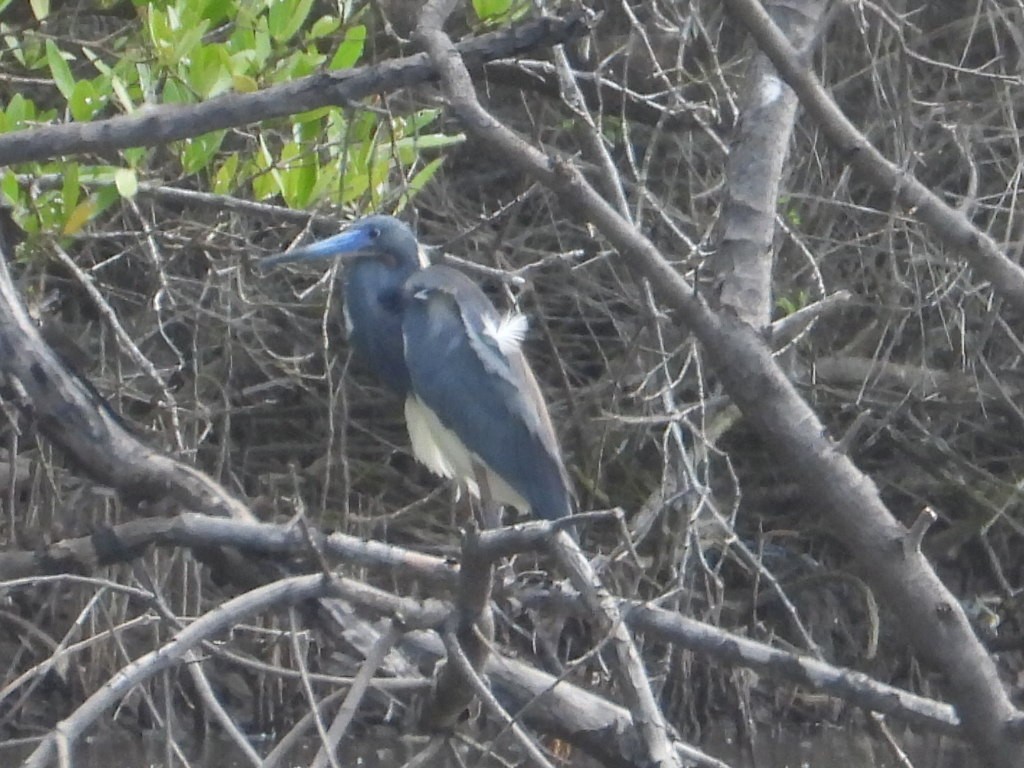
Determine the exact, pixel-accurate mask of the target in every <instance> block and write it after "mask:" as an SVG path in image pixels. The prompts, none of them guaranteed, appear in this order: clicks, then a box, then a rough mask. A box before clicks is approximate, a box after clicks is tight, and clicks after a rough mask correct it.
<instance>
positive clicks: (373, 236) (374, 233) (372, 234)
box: [369, 227, 380, 240]
mask: <svg viewBox="0 0 1024 768" xmlns="http://www.w3.org/2000/svg"><path fill="white" fill-rule="evenodd" d="M369 235H370V238H371V239H373V240H376V239H377V238H378V237H380V230H379V229H377V227H371V228H370V232H369Z"/></svg>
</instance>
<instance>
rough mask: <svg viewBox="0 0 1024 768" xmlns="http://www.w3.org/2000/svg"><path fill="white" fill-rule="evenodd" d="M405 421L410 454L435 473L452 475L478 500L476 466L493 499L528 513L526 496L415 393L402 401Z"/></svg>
mask: <svg viewBox="0 0 1024 768" xmlns="http://www.w3.org/2000/svg"><path fill="white" fill-rule="evenodd" d="M405 424H406V428H407V429H408V430H409V441H410V442H411V443H412V452H413V454H414V455H415V456H416V458H417V459H418V460H419V461H420V462H421V463H422V464H423V465H424V466H426V468H427V469H429V470H430V471H431V472H433V473H434V474H435V475H440V476H441V477H447V478H454V479H455V480H457V481H458V482H459V483H460V484H461V485H463V486H465V487H466V488H468V489H469V492H470V493H471V494H473V495H474V496H475V497H477V498H478V499H479V498H480V484H479V483H478V482H477V474H476V471H475V468H479V469H480V471H482V472H483V473H484V475H485V477H486V479H487V486H488V488H489V490H490V495H491V498H492V499H493V500H494V501H496V502H498V503H499V504H508V505H509V506H512V507H515V508H516V509H518V510H519V511H520V512H522V513H524V514H529V513H530V505H529V504H528V503H527V502H526V499H524V498H523V497H522V496H521V495H520V494H518V493H516V491H515V490H513V488H512V487H511V486H510V485H509V484H508V483H506V482H505V480H504V479H502V478H501V477H500V476H499V475H497V474H495V473H494V472H493V471H492V470H491V469H490V468H489V467H487V466H486V465H485V464H484V463H483V461H482V460H481V459H480V457H479V456H477V455H476V454H475V453H473V452H472V451H470V450H469V449H468V448H466V446H465V444H464V443H463V442H462V440H460V439H459V436H458V435H456V434H455V433H454V432H452V431H451V430H450V429H448V428H447V427H446V426H445V425H444V424H442V423H441V421H440V419H438V418H437V415H436V414H435V413H434V412H433V411H432V410H431V409H430V408H428V407H427V406H426V405H425V404H424V403H423V401H422V400H420V399H419V398H418V397H416V396H415V395H410V396H409V397H408V398H406V400H405Z"/></svg>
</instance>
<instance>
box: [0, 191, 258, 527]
mask: <svg viewBox="0 0 1024 768" xmlns="http://www.w3.org/2000/svg"><path fill="white" fill-rule="evenodd" d="M15 226H16V225H15V224H14V222H13V221H11V219H10V212H9V211H7V210H0V361H2V362H0V372H2V373H3V375H5V376H6V377H8V379H9V380H13V381H15V382H16V383H17V385H18V387H20V389H21V391H22V392H24V394H25V395H26V396H27V400H26V401H25V402H22V403H21V406H22V408H23V409H24V410H26V411H27V412H28V413H29V415H31V416H33V417H34V418H35V419H36V420H37V422H38V424H39V428H40V430H41V431H42V432H43V434H45V435H46V437H47V438H49V439H50V440H51V441H52V442H53V443H54V444H56V445H57V446H59V447H60V448H61V449H63V450H64V451H65V452H66V453H67V454H68V455H69V457H70V458H71V459H72V460H73V461H74V462H76V463H77V464H78V465H79V466H80V467H82V468H83V470H84V471H85V472H86V473H88V475H89V476H90V477H91V478H92V479H93V480H95V481H97V482H100V483H103V484H106V485H109V486H111V487H112V488H117V489H118V490H120V491H122V492H123V493H126V494H128V495H129V496H132V497H135V498H148V499H159V498H163V497H167V496H169V497H170V498H172V499H173V500H174V501H176V502H178V503H179V504H181V505H182V506H183V507H186V508H189V509H197V510H203V511H204V512H208V513H209V514H214V515H222V516H225V517H233V518H235V519H238V520H252V519H253V516H252V512H250V511H249V508H248V507H247V506H246V505H245V504H243V503H242V502H241V501H239V500H238V499H236V498H235V497H234V496H232V495H231V494H229V493H228V492H227V491H225V490H224V489H223V488H222V487H221V486H220V485H218V484H217V483H215V482H214V481H213V480H211V479H210V478H209V477H208V476H206V475H205V474H203V473H202V472H200V471H199V470H197V469H195V468H194V467H190V466H189V465H187V464H183V463H181V462H179V461H176V460H174V459H172V458H171V457H169V456H167V455H166V454H163V453H161V452H160V451H156V450H154V449H152V448H150V447H149V446H147V445H145V444H144V443H142V442H141V441H140V440H139V439H137V438H136V437H135V436H134V435H133V434H132V433H131V432H130V431H129V430H128V429H127V428H126V427H125V425H124V423H123V422H122V421H121V420H120V419H119V418H118V417H117V416H116V415H115V414H114V412H113V411H111V410H110V408H109V407H108V406H107V405H106V403H105V402H104V401H103V399H102V398H101V397H100V396H99V395H98V394H97V393H96V392H95V391H94V390H93V389H92V388H91V387H90V386H88V385H87V384H86V383H85V382H84V381H83V380H82V379H79V378H78V377H76V376H75V375H73V374H72V373H71V372H70V371H68V369H67V368H66V367H65V366H64V365H63V363H61V361H60V360H59V359H58V358H57V356H56V355H55V354H54V353H53V350H51V349H50V347H49V346H48V345H47V344H46V342H45V341H44V340H43V338H42V336H41V335H40V334H39V330H38V329H37V328H36V326H35V323H33V322H32V320H31V318H30V317H29V316H28V312H27V311H26V310H25V307H24V305H23V304H22V303H21V297H20V296H19V295H18V292H17V290H16V289H15V287H14V283H13V281H12V280H11V275H10V272H9V271H8V269H7V264H8V262H13V261H14V248H13V243H14V241H15V239H16V235H15Z"/></svg>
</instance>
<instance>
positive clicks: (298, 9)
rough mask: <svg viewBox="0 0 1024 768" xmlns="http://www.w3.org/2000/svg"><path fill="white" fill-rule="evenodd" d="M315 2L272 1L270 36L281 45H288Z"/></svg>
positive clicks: (269, 24) (296, 0)
mask: <svg viewBox="0 0 1024 768" xmlns="http://www.w3.org/2000/svg"><path fill="white" fill-rule="evenodd" d="M312 7H313V0H272V4H271V6H270V13H269V14H267V25H268V28H269V29H270V34H271V35H273V37H274V39H275V40H277V42H279V43H286V42H288V41H289V40H291V39H292V37H294V35H295V33H296V32H298V31H299V29H300V28H301V27H302V25H303V24H305V23H306V17H307V16H309V10H310V8H312Z"/></svg>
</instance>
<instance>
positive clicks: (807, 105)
mask: <svg viewBox="0 0 1024 768" xmlns="http://www.w3.org/2000/svg"><path fill="white" fill-rule="evenodd" d="M726 5H728V6H729V9H730V10H731V11H732V14H733V15H734V16H735V17H736V18H737V19H739V20H740V22H742V23H743V25H744V26H745V27H746V28H747V31H748V32H749V33H750V34H751V36H752V37H753V38H754V39H755V40H756V41H757V44H758V45H759V46H760V48H761V50H762V51H764V52H765V54H767V56H768V58H770V59H771V60H772V64H774V65H775V68H776V69H777V70H778V72H779V74H780V75H782V77H783V79H785V81H786V82H787V83H788V84H789V86H790V87H791V88H792V89H793V90H794V91H796V94H797V96H798V97H799V99H800V103H801V104H802V105H803V107H804V109H806V110H807V112H808V113H809V114H810V115H812V116H813V117H814V119H815V120H817V121H818V124H819V125H820V126H821V130H822V132H823V133H824V134H825V135H826V136H827V137H828V138H829V140H830V141H831V142H832V143H833V144H834V145H836V147H838V148H839V151H840V152H841V153H842V154H843V157H844V158H845V159H846V161H847V162H849V163H850V165H852V166H853V167H854V168H856V169H857V170H859V171H861V172H862V173H863V174H864V175H865V176H867V177H868V178H869V179H870V180H871V181H872V182H873V183H875V184H876V185H877V186H879V187H881V188H882V189H884V190H889V191H891V192H892V193H893V194H894V195H895V196H896V198H897V199H898V200H899V201H900V202H901V203H902V204H903V205H904V207H905V208H906V209H907V211H908V212H909V213H910V214H911V215H913V216H914V217H915V218H917V219H918V220H920V221H922V222H924V223H925V224H927V225H928V226H929V227H931V228H932V229H933V230H934V231H935V234H936V235H938V239H939V241H940V242H942V243H943V244H948V245H949V246H950V247H952V248H953V249H955V250H956V251H957V253H959V254H960V256H962V257H963V258H964V259H965V260H966V261H967V262H968V263H970V265H971V266H972V267H974V268H975V269H976V270H977V271H978V273H979V274H980V275H981V276H982V277H984V278H985V279H986V280H988V281H989V282H990V283H991V284H992V289H993V290H994V291H995V292H996V293H998V294H1000V295H1002V296H1004V297H1005V298H1006V299H1007V300H1008V301H1010V302H1012V303H1013V304H1014V305H1015V306H1016V307H1017V309H1018V311H1019V310H1022V309H1024V268H1021V266H1020V265H1019V264H1016V263H1015V262H1013V261H1011V260H1010V259H1009V258H1008V257H1007V256H1006V254H1004V253H1003V252H1002V251H1001V250H1000V248H999V245H998V244H997V243H996V241H995V240H993V239H992V238H991V237H989V236H988V235H987V234H986V233H984V232H982V231H981V230H980V229H978V228H977V227H975V226H974V225H973V224H972V223H971V222H970V220H969V219H968V218H967V216H965V215H964V214H963V213H962V212H961V211H958V210H956V209H954V208H951V207H950V206H949V205H947V204H946V203H945V202H943V201H942V198H940V197H939V196H938V195H936V194H935V193H934V192H932V191H931V190H930V189H928V187H926V186H925V185H924V184H922V183H921V182H920V181H918V180H917V179H916V178H915V177H914V175H913V174H911V173H909V172H907V171H905V170H904V169H902V168H900V167H899V166H897V165H896V164H895V163H893V162H892V161H890V160H889V159H887V158H886V157H885V156H884V155H883V154H882V153H881V152H879V151H878V150H877V149H875V147H874V146H873V145H872V144H871V142H869V141H868V140H867V138H866V137H865V136H864V134H863V133H861V132H860V131H859V130H857V127H856V126H855V125H854V124H853V123H852V122H850V120H849V118H847V117H846V115H844V114H843V112H842V110H840V109H839V106H838V105H837V104H836V103H835V102H834V101H833V100H832V98H831V97H830V96H829V95H828V93H827V92H826V91H825V89H824V87H823V86H822V84H821V82H820V81H819V80H818V78H817V77H815V75H814V73H813V72H812V71H811V70H810V69H809V68H808V67H807V66H806V65H805V64H804V62H803V60H802V59H801V58H800V56H799V54H798V53H797V52H796V51H795V50H793V46H792V45H790V44H789V41H788V40H787V39H786V36H785V35H784V34H783V33H782V31H781V30H780V29H779V28H778V27H777V26H775V24H774V23H772V20H771V18H770V17H769V16H768V14H767V12H766V11H765V9H764V8H763V7H762V6H761V3H760V2H759V1H758V0H727V2H726Z"/></svg>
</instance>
